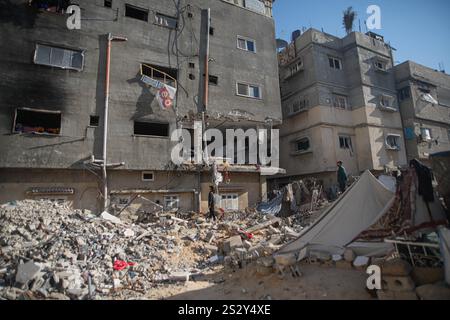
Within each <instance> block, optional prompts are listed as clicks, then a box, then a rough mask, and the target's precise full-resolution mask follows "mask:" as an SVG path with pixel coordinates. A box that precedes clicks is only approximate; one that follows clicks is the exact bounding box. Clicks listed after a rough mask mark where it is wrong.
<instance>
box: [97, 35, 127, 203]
mask: <svg viewBox="0 0 450 320" xmlns="http://www.w3.org/2000/svg"><path fill="white" fill-rule="evenodd" d="M107 37H108V45H107V48H106V76H105V114H104V124H103V167H102V169H103V170H102V171H103V210H106V209H107V208H108V204H109V196H108V175H107V171H106V169H107V166H108V162H107V143H108V115H109V78H110V72H111V71H110V69H111V67H110V66H111V43H112V41H127V38H124V37H114V36H113V35H112V34H111V33H108V34H107Z"/></svg>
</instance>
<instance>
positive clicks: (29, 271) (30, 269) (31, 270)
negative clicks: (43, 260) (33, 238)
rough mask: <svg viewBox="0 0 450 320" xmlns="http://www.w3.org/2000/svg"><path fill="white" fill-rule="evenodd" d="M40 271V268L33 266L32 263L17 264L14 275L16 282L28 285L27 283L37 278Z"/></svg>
mask: <svg viewBox="0 0 450 320" xmlns="http://www.w3.org/2000/svg"><path fill="white" fill-rule="evenodd" d="M40 270H41V267H40V266H38V265H37V264H35V263H34V262H33V261H28V262H27V263H22V264H19V266H18V268H17V273H16V282H18V283H20V284H22V285H26V284H28V282H30V281H31V280H33V279H34V278H35V277H36V276H37V274H38V273H39V271H40Z"/></svg>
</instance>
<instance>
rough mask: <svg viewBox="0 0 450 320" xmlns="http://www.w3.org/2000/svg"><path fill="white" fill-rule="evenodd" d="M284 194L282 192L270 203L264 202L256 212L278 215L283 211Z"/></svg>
mask: <svg viewBox="0 0 450 320" xmlns="http://www.w3.org/2000/svg"><path fill="white" fill-rule="evenodd" d="M283 196H284V193H283V192H280V193H279V194H278V195H277V196H276V197H275V198H274V199H272V200H270V201H269V202H262V203H260V204H259V205H258V207H257V208H256V210H258V211H259V212H261V213H262V214H271V215H274V216H275V215H277V214H278V213H280V211H281V206H282V202H283Z"/></svg>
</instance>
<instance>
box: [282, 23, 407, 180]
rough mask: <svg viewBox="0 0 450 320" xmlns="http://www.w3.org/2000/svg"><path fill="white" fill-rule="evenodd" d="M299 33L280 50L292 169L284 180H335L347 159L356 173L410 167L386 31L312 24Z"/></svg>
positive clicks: (285, 158)
mask: <svg viewBox="0 0 450 320" xmlns="http://www.w3.org/2000/svg"><path fill="white" fill-rule="evenodd" d="M293 38H294V39H293V42H292V43H290V44H288V45H287V47H286V48H284V49H283V50H282V51H281V52H280V53H279V63H280V66H279V67H280V85H281V99H282V109H283V125H282V126H281V127H280V129H281V132H280V137H281V143H280V148H281V150H282V153H281V161H280V162H281V167H282V168H284V169H286V171H287V175H284V176H280V177H278V178H280V179H278V181H280V182H287V181H289V180H294V179H298V178H301V177H308V176H313V177H316V178H319V179H321V180H322V181H323V183H324V184H325V186H331V185H334V184H335V183H336V168H337V167H336V163H337V161H339V160H341V161H343V162H344V167H345V168H346V169H347V171H348V174H351V175H359V174H360V173H361V172H363V171H365V170H372V171H383V170H388V169H390V168H392V169H394V168H396V167H397V166H401V165H405V164H406V154H405V145H404V137H403V130H402V122H401V117H400V112H399V110H398V101H397V91H396V84H395V75H394V70H393V68H392V67H393V58H392V48H391V47H390V45H389V44H387V43H386V42H385V41H384V39H383V37H381V36H379V35H376V34H374V33H368V34H362V33H359V32H352V33H350V34H349V35H347V36H346V37H344V38H342V39H340V38H337V37H335V36H332V35H329V34H326V33H323V32H320V31H318V30H315V29H309V30H307V31H306V32H304V33H303V34H300V32H298V31H297V32H295V33H294V34H293Z"/></svg>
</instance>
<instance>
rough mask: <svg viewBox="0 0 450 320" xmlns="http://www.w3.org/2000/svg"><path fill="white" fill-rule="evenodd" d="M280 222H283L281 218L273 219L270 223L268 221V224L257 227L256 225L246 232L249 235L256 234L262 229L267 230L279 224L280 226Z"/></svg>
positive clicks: (264, 223)
mask: <svg viewBox="0 0 450 320" xmlns="http://www.w3.org/2000/svg"><path fill="white" fill-rule="evenodd" d="M280 222H281V219H280V218H272V219H270V220H269V221H266V222H263V223H260V224H257V225H255V226H253V227H251V228H248V229H247V230H246V232H248V233H255V232H256V231H259V230H261V229H265V228H267V227H269V226H273V225H277V224H279V223H280Z"/></svg>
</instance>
